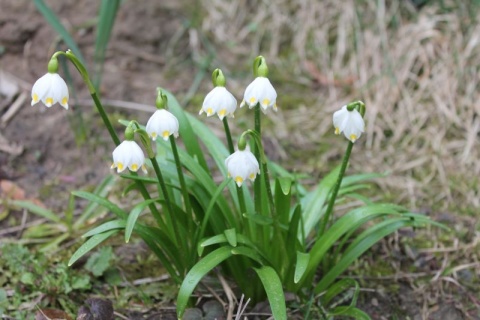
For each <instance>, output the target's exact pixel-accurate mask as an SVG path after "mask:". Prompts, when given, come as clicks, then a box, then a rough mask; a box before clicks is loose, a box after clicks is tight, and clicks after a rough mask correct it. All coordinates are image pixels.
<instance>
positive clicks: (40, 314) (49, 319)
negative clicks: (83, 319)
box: [35, 309, 72, 320]
mask: <svg viewBox="0 0 480 320" xmlns="http://www.w3.org/2000/svg"><path fill="white" fill-rule="evenodd" d="M35 320H72V318H70V316H69V315H68V314H67V313H66V312H65V311H62V310H57V309H40V310H38V311H37V313H36V314H35Z"/></svg>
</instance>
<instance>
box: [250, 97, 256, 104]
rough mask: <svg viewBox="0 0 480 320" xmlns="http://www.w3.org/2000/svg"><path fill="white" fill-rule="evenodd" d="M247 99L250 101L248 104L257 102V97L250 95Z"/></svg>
mask: <svg viewBox="0 0 480 320" xmlns="http://www.w3.org/2000/svg"><path fill="white" fill-rule="evenodd" d="M249 101H250V104H254V103H255V102H257V98H255V97H251V98H250V100H249Z"/></svg>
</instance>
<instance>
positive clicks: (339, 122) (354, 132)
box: [333, 106, 365, 142]
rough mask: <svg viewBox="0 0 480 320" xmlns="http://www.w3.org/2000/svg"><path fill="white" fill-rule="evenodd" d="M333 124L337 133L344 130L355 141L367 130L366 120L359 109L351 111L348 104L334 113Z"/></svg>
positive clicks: (346, 135) (348, 137) (349, 138)
mask: <svg viewBox="0 0 480 320" xmlns="http://www.w3.org/2000/svg"><path fill="white" fill-rule="evenodd" d="M333 126H334V127H335V134H340V133H342V132H343V134H344V135H345V137H346V138H347V139H348V140H350V141H352V142H355V141H357V140H358V138H360V136H361V135H362V133H363V132H364V131H365V122H364V121H363V117H362V115H361V114H360V112H358V110H357V109H353V110H352V111H349V110H348V108H347V106H343V107H342V108H341V109H340V110H338V111H336V112H335V113H334V114H333Z"/></svg>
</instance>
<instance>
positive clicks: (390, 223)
mask: <svg viewBox="0 0 480 320" xmlns="http://www.w3.org/2000/svg"><path fill="white" fill-rule="evenodd" d="M416 224H417V223H416V222H415V221H414V220H410V219H409V218H404V217H400V218H390V219H388V220H386V221H382V222H380V223H379V224H377V225H375V226H374V227H372V228H370V229H368V230H367V231H365V232H364V233H362V234H361V235H359V237H360V238H361V241H358V242H356V241H355V242H354V243H352V244H354V246H350V247H349V248H347V253H346V254H345V255H343V256H342V259H340V261H339V262H338V263H337V264H336V265H335V267H333V268H332V269H330V271H329V272H328V273H327V274H326V275H325V276H323V278H322V280H321V281H320V282H319V283H318V284H317V286H316V287H315V290H314V291H315V293H316V294H318V293H320V292H322V291H324V290H325V289H327V288H328V286H329V285H330V284H332V283H333V282H334V281H335V280H336V279H337V277H338V276H339V275H340V274H341V273H343V272H344V271H345V270H346V269H347V268H348V267H349V266H350V265H351V264H352V263H353V261H354V260H356V259H357V258H358V257H359V256H360V255H362V254H363V253H364V252H365V251H367V250H368V249H370V247H372V246H373V245H374V244H375V243H377V242H378V241H380V240H381V239H383V238H384V237H386V236H387V235H389V234H391V233H393V232H394V231H396V230H398V229H400V228H402V227H407V226H412V225H416ZM365 234H366V236H365Z"/></svg>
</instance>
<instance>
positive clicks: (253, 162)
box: [225, 138, 260, 187]
mask: <svg viewBox="0 0 480 320" xmlns="http://www.w3.org/2000/svg"><path fill="white" fill-rule="evenodd" d="M242 139H243V138H240V141H239V143H238V150H237V151H235V152H234V153H232V154H231V155H230V156H229V157H228V158H227V159H225V165H226V166H227V172H228V176H229V177H232V178H233V180H234V181H235V183H236V184H237V186H238V187H241V186H242V184H243V182H244V181H245V180H247V179H249V180H250V181H254V180H255V178H256V177H257V174H260V166H259V164H258V161H257V158H255V156H254V155H253V153H252V152H250V150H249V148H248V147H247V146H246V142H245V141H244V140H242Z"/></svg>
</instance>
